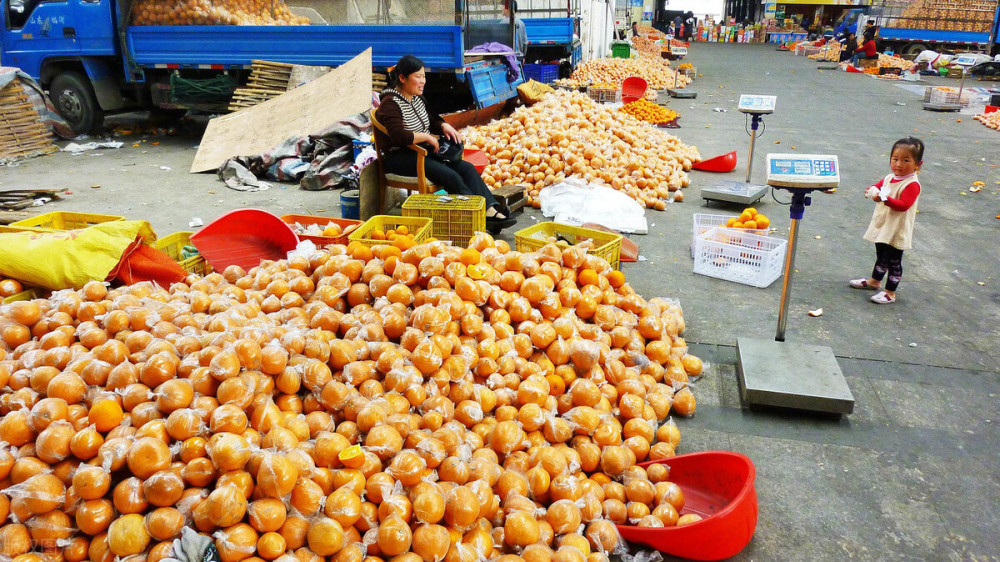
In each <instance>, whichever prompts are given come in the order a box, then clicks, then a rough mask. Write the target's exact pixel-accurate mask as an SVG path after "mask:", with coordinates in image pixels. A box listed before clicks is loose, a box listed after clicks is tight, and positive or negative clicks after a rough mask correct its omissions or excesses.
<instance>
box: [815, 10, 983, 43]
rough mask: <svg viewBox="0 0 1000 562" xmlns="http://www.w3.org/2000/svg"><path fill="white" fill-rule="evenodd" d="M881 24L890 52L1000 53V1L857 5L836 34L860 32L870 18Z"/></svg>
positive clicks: (839, 23) (881, 38)
mask: <svg viewBox="0 0 1000 562" xmlns="http://www.w3.org/2000/svg"><path fill="white" fill-rule="evenodd" d="M869 21H871V22H873V23H874V24H875V25H876V26H878V39H879V41H880V42H881V43H882V46H883V48H884V49H886V50H891V51H894V52H896V53H903V54H917V53H920V52H921V51H925V50H928V49H930V50H935V51H952V52H955V51H981V52H986V53H989V54H990V55H996V54H997V53H998V51H1000V47H998V41H997V36H998V34H1000V1H997V0H982V1H978V2H972V3H968V4H967V5H956V3H955V2H945V1H943V0H934V1H927V0H882V1H879V2H872V6H871V7H864V8H854V9H851V10H848V11H846V12H844V13H843V14H841V16H840V18H838V19H837V21H836V23H835V24H834V33H835V34H836V35H846V34H847V33H848V32H851V33H855V34H858V35H859V36H860V33H861V32H860V31H859V29H860V30H862V31H863V30H864V27H865V25H866V24H867V22H869Z"/></svg>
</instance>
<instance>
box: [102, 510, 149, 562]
mask: <svg viewBox="0 0 1000 562" xmlns="http://www.w3.org/2000/svg"><path fill="white" fill-rule="evenodd" d="M149 539H150V535H149V532H148V531H147V530H146V521H145V519H144V518H143V516H142V515H139V514H135V513H131V514H128V515H123V516H122V517H119V518H118V519H115V520H114V521H113V522H112V523H111V526H110V527H109V528H108V546H109V548H110V549H111V552H113V553H114V554H115V555H116V556H121V557H125V556H132V555H133V554H139V553H141V552H142V551H144V550H146V546H147V545H148V544H149Z"/></svg>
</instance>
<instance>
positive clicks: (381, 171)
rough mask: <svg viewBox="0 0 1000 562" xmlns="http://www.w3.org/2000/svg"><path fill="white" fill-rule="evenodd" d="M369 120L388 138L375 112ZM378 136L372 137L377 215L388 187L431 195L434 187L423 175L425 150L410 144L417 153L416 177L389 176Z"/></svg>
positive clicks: (382, 209)
mask: <svg viewBox="0 0 1000 562" xmlns="http://www.w3.org/2000/svg"><path fill="white" fill-rule="evenodd" d="M369 117H370V118H371V122H372V126H373V127H375V128H376V129H378V130H379V132H381V133H382V134H383V135H386V136H388V134H389V133H388V131H386V129H385V126H383V125H382V124H381V123H379V122H378V119H377V118H376V117H375V112H374V111H372V112H371V113H370V114H369ZM378 137H379V136H378V135H372V141H373V142H374V145H375V155H376V157H377V158H376V164H377V165H378V178H379V190H378V214H384V213H385V194H386V190H388V189H389V188H390V187H395V188H398V189H405V190H406V191H407V192H414V191H415V192H417V193H421V194H425V193H433V192H434V188H435V187H436V186H435V185H434V184H433V183H431V182H430V181H428V180H427V176H426V175H425V174H424V161H425V159H426V158H427V149H425V148H424V147H422V146H419V145H416V144H411V145H410V146H409V148H410V149H412V150H414V151H416V153H417V175H416V176H403V175H400V174H389V173H386V171H385V165H384V164H383V162H382V154H383V147H382V146H380V144H379V141H378Z"/></svg>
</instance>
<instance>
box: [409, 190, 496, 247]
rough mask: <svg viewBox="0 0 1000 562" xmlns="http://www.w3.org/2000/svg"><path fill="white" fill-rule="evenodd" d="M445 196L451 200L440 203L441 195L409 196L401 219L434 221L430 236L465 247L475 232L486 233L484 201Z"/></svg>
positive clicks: (474, 196)
mask: <svg viewBox="0 0 1000 562" xmlns="http://www.w3.org/2000/svg"><path fill="white" fill-rule="evenodd" d="M448 197H449V198H451V200H450V201H442V200H441V196H440V195H430V194H424V195H420V194H415V195H411V196H409V197H408V198H407V199H406V201H404V202H403V216H404V217H426V218H430V219H433V221H434V222H432V223H431V236H433V237H434V238H440V239H444V240H451V242H452V244H455V245H456V246H461V247H462V248H465V247H467V246H468V245H469V240H471V239H472V236H473V235H475V233H476V232H485V231H486V199H485V198H483V197H479V196H478V195H472V196H468V199H466V200H461V199H458V196H457V195H449V196H448Z"/></svg>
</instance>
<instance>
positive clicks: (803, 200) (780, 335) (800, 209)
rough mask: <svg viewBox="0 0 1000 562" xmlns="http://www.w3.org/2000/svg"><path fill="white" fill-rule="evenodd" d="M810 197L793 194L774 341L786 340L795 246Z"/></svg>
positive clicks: (802, 194)
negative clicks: (800, 223) (790, 224)
mask: <svg viewBox="0 0 1000 562" xmlns="http://www.w3.org/2000/svg"><path fill="white" fill-rule="evenodd" d="M809 203H810V200H809V197H807V196H806V194H805V193H801V192H795V193H793V194H792V209H791V213H790V214H791V218H792V226H791V229H789V231H788V251H787V252H785V276H784V279H782V281H781V309H780V310H779V311H778V331H777V333H775V335H774V341H785V325H786V324H787V322H788V301H789V300H790V298H791V292H792V273H793V272H794V271H795V247H796V246H797V245H798V241H799V219H801V218H802V216H803V215H804V214H805V210H806V205H809Z"/></svg>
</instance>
